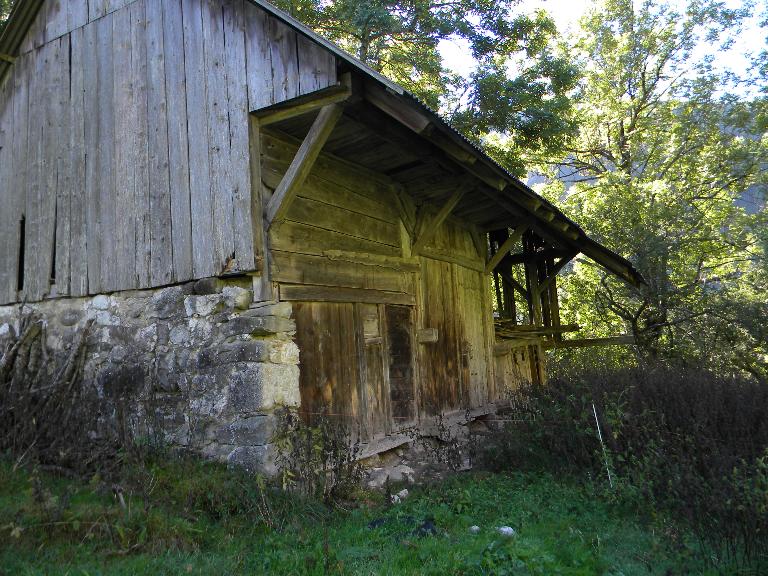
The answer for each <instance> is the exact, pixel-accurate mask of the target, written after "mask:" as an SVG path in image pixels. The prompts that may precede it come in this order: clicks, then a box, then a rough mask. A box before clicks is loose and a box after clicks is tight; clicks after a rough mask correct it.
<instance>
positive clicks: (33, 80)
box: [24, 51, 45, 301]
mask: <svg viewBox="0 0 768 576" xmlns="http://www.w3.org/2000/svg"><path fill="white" fill-rule="evenodd" d="M30 55H31V58H30V66H31V67H32V68H31V70H30V81H29V96H30V100H29V109H30V115H29V136H28V140H27V165H28V166H29V171H28V186H27V197H26V209H25V213H26V227H25V239H24V246H25V249H24V256H25V257H24V297H25V298H27V299H28V300H30V301H34V300H38V299H39V298H40V296H41V295H42V289H41V282H40V275H39V270H38V258H39V255H40V249H41V247H40V238H39V230H40V226H41V222H40V218H41V217H40V193H41V188H42V187H43V184H42V182H41V179H42V178H43V171H42V164H43V125H44V117H45V115H44V114H40V113H38V114H32V113H31V111H33V110H44V108H43V106H42V104H43V101H42V99H43V95H44V94H45V68H44V66H43V63H44V58H43V54H42V52H41V51H34V52H30Z"/></svg>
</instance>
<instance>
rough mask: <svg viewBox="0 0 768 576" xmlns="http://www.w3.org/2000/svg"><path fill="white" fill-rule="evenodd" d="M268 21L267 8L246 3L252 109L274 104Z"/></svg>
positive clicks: (249, 100) (246, 46) (247, 56)
mask: <svg viewBox="0 0 768 576" xmlns="http://www.w3.org/2000/svg"><path fill="white" fill-rule="evenodd" d="M268 22H269V16H268V15H267V12H266V11H265V10H262V9H261V8H258V7H256V6H255V5H253V4H251V3H250V2H246V3H245V49H246V61H247V65H248V73H247V76H248V78H247V81H248V106H249V108H250V110H258V109H259V108H264V107H265V106H269V105H271V104H274V87H273V84H272V52H271V50H270V45H269V32H268Z"/></svg>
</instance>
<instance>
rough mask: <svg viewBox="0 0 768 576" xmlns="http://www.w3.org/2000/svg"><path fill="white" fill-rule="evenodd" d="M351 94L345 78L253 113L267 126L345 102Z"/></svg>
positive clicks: (348, 82)
mask: <svg viewBox="0 0 768 576" xmlns="http://www.w3.org/2000/svg"><path fill="white" fill-rule="evenodd" d="M351 96H352V87H351V82H350V81H349V79H348V78H347V79H345V80H342V83H341V84H339V85H337V86H330V87H329V88H325V89H323V90H318V91H316V92H312V93H310V94H306V95H304V96H299V97H298V98H294V99H292V100H288V101H286V102H280V103H279V104H275V105H273V106H269V107H267V108H261V109H259V110H256V111H255V112H253V115H254V116H256V117H257V118H258V119H259V124H260V125H261V126H269V125H270V124H274V123H276V122H281V121H283V120H288V119H290V118H295V117H296V116H301V115H302V114H308V113H310V112H313V111H315V110H318V109H320V108H323V107H325V106H328V105H330V104H338V103H340V102H345V101H346V100H348V99H349V98H350V97H351Z"/></svg>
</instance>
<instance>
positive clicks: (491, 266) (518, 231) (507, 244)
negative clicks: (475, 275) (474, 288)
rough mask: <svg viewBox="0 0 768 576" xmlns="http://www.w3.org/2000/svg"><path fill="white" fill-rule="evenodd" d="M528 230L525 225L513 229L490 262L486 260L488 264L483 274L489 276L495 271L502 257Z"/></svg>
mask: <svg viewBox="0 0 768 576" xmlns="http://www.w3.org/2000/svg"><path fill="white" fill-rule="evenodd" d="M526 230H528V226H526V225H525V224H523V225H521V226H518V227H517V228H515V231H514V232H512V234H510V235H509V238H507V239H506V240H505V241H504V244H502V245H501V246H500V247H499V249H498V250H497V251H496V254H494V255H493V256H492V257H491V259H490V260H488V263H487V264H486V266H485V273H486V274H490V273H491V272H493V271H494V270H495V269H496V266H498V265H499V262H501V261H502V259H503V258H504V256H506V255H507V253H508V252H509V251H510V250H511V249H512V247H513V246H514V245H515V244H517V242H518V241H519V240H520V238H522V237H523V234H524V233H525V231H526Z"/></svg>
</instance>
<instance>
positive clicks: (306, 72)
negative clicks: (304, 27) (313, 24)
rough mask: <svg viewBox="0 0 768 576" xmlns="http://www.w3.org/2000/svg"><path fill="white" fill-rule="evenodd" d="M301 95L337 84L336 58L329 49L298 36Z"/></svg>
mask: <svg viewBox="0 0 768 576" xmlns="http://www.w3.org/2000/svg"><path fill="white" fill-rule="evenodd" d="M298 60H299V94H308V93H309V92H314V91H315V90H321V89H322V88H327V87H328V86H332V85H334V84H336V82H337V77H336V58H335V56H334V55H333V54H332V53H331V52H330V51H329V50H327V49H325V48H323V47H322V46H320V45H319V44H317V43H316V42H313V41H312V40H310V39H309V38H307V37H306V36H304V35H303V34H298Z"/></svg>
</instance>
